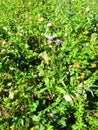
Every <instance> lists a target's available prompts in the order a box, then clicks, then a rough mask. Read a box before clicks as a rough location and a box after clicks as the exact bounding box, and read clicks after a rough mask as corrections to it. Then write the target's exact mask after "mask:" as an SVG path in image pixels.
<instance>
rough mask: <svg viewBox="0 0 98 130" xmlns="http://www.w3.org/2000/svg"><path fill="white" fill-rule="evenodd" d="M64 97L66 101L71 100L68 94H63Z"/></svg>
mask: <svg viewBox="0 0 98 130" xmlns="http://www.w3.org/2000/svg"><path fill="white" fill-rule="evenodd" d="M64 99H65V100H66V101H67V102H70V101H72V98H71V97H70V96H69V95H65V96H64Z"/></svg>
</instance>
